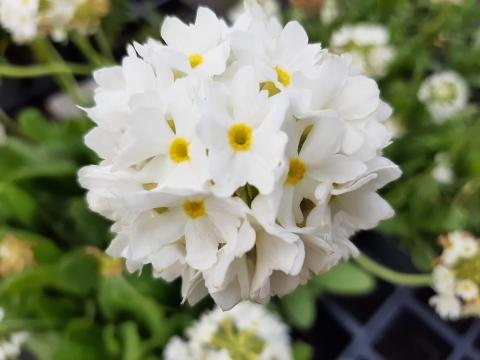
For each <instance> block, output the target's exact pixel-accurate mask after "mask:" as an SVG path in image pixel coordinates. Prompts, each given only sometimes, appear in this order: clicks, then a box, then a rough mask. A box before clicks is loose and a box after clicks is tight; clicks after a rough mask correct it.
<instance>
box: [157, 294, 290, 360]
mask: <svg viewBox="0 0 480 360" xmlns="http://www.w3.org/2000/svg"><path fill="white" fill-rule="evenodd" d="M164 356H165V359H166V360H174V359H188V360H201V359H222V360H240V359H258V360H270V359H278V360H289V359H291V358H292V355H291V348H290V339H289V336H288V328H287V327H286V326H285V324H283V323H282V322H281V321H280V319H279V318H277V316H275V315H274V314H271V313H269V312H268V311H267V310H266V309H265V308H264V307H263V306H260V305H256V304H252V303H248V302H244V303H241V304H239V305H238V306H237V307H236V308H235V309H233V310H230V311H226V312H223V311H222V310H221V309H219V308H217V309H215V310H213V311H210V312H207V313H206V314H204V315H203V316H202V317H201V318H200V320H198V321H197V322H195V323H194V324H193V325H191V326H190V328H188V329H187V331H186V339H185V340H184V339H181V338H178V337H174V338H172V339H171V340H170V342H169V344H168V345H167V347H166V349H165V353H164Z"/></svg>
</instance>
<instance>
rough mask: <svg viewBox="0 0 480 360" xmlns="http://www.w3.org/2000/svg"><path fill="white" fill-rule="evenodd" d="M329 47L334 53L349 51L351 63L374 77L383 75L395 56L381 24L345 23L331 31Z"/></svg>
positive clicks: (385, 30)
mask: <svg viewBox="0 0 480 360" xmlns="http://www.w3.org/2000/svg"><path fill="white" fill-rule="evenodd" d="M330 48H331V49H332V51H333V52H335V53H349V54H350V55H351V56H352V59H353V65H354V66H355V67H356V68H357V69H358V70H360V71H362V72H364V73H366V74H368V75H369V76H372V77H374V78H381V77H383V76H384V75H385V74H386V72H387V69H388V66H389V65H390V62H391V61H392V59H393V57H394V56H395V50H394V48H393V47H392V46H390V45H389V34H388V30H387V29H386V28H385V27H383V26H382V25H376V24H357V25H345V26H343V27H342V28H340V29H339V30H337V31H336V32H334V33H333V35H332V38H331V40H330Z"/></svg>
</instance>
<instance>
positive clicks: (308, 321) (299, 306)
mask: <svg viewBox="0 0 480 360" xmlns="http://www.w3.org/2000/svg"><path fill="white" fill-rule="evenodd" d="M281 305H282V309H283V310H284V311H285V314H286V316H287V319H288V320H289V322H290V323H291V324H292V325H293V326H295V327H297V328H300V329H309V328H310V327H311V326H312V325H313V324H314V322H315V318H316V307H315V296H314V294H313V293H312V292H311V291H310V289H309V288H308V287H307V286H303V287H300V288H298V289H297V290H295V291H294V292H293V293H291V294H289V295H287V296H285V297H283V298H282V299H281Z"/></svg>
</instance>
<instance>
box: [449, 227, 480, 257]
mask: <svg viewBox="0 0 480 360" xmlns="http://www.w3.org/2000/svg"><path fill="white" fill-rule="evenodd" d="M448 239H449V240H450V242H451V244H452V248H453V249H455V250H454V251H455V252H456V253H457V255H458V256H459V257H462V258H470V257H473V256H475V255H476V254H477V252H478V248H479V246H478V241H477V240H476V239H475V238H474V237H473V236H472V235H471V234H469V233H466V232H462V231H454V232H452V233H450V234H449V235H448Z"/></svg>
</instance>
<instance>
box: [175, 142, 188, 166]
mask: <svg viewBox="0 0 480 360" xmlns="http://www.w3.org/2000/svg"><path fill="white" fill-rule="evenodd" d="M189 146H190V144H189V143H188V141H187V140H185V139H182V138H177V139H175V140H173V141H172V144H171V145H170V159H171V160H172V161H173V162H174V163H175V164H180V163H182V162H184V161H189V160H190V156H189V153H188V148H189Z"/></svg>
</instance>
